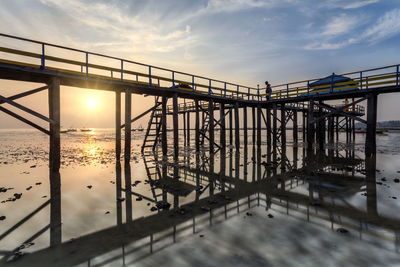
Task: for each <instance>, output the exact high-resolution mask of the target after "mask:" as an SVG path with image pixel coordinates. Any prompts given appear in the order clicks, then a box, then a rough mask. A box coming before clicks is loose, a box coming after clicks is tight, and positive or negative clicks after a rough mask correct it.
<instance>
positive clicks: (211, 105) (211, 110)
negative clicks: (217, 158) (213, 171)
mask: <svg viewBox="0 0 400 267" xmlns="http://www.w3.org/2000/svg"><path fill="white" fill-rule="evenodd" d="M208 114H209V116H210V125H209V127H208V137H209V141H210V155H211V154H214V101H213V100H210V101H209V102H208Z"/></svg>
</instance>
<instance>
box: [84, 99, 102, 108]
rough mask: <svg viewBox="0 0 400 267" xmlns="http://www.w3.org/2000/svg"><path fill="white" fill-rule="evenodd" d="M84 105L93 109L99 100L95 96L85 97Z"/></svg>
mask: <svg viewBox="0 0 400 267" xmlns="http://www.w3.org/2000/svg"><path fill="white" fill-rule="evenodd" d="M85 104H86V107H87V108H89V109H95V108H97V106H98V105H99V102H98V101H97V99H96V98H92V97H91V98H87V99H86V101H85Z"/></svg>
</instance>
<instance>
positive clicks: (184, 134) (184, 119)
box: [178, 111, 186, 146]
mask: <svg viewBox="0 0 400 267" xmlns="http://www.w3.org/2000/svg"><path fill="white" fill-rule="evenodd" d="M182 117H183V118H182V119H183V146H186V111H184V112H183V113H182ZM178 119H179V115H178Z"/></svg>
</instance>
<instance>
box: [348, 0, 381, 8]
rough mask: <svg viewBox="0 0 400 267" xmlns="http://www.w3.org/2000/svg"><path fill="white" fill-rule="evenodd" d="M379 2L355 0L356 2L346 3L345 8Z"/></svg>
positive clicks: (375, 0) (376, 0)
mask: <svg viewBox="0 0 400 267" xmlns="http://www.w3.org/2000/svg"><path fill="white" fill-rule="evenodd" d="M378 2H379V0H366V1H357V2H354V3H349V4H347V5H344V6H343V8H344V9H354V8H360V7H363V6H367V5H370V4H375V3H378Z"/></svg>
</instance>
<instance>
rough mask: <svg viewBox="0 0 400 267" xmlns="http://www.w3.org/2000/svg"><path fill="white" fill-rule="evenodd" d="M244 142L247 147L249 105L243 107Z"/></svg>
mask: <svg viewBox="0 0 400 267" xmlns="http://www.w3.org/2000/svg"><path fill="white" fill-rule="evenodd" d="M243 144H244V147H245V149H247V148H246V147H247V107H246V106H245V107H243Z"/></svg>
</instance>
